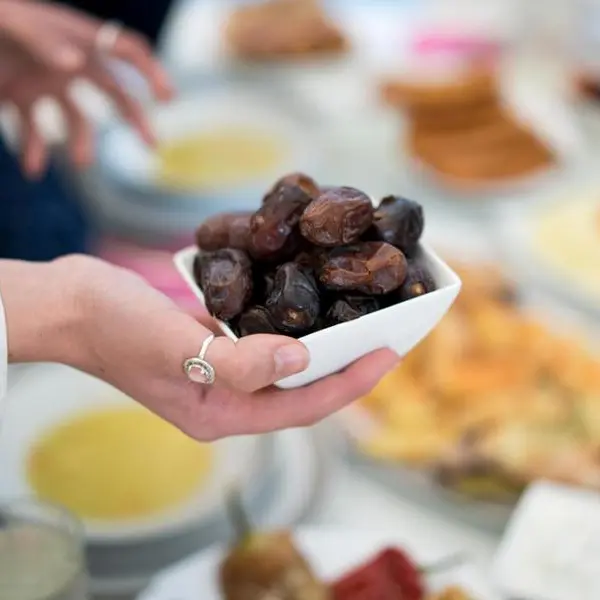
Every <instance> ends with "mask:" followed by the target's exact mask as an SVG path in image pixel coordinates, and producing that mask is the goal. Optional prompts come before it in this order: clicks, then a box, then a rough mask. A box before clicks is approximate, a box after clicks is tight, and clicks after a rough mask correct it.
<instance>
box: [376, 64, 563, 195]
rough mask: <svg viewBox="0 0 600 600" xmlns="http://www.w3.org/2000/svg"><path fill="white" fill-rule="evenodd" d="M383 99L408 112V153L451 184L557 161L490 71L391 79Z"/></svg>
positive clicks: (514, 174)
mask: <svg viewBox="0 0 600 600" xmlns="http://www.w3.org/2000/svg"><path fill="white" fill-rule="evenodd" d="M383 97H384V99H385V101H386V103H387V104H389V105H391V106H392V107H394V108H397V109H400V110H403V111H406V113H407V114H408V117H409V128H408V140H407V145H408V148H409V151H410V153H411V154H412V155H413V156H414V157H415V158H417V159H418V160H419V162H421V163H424V164H425V165H427V166H429V167H430V168H432V169H433V170H435V171H436V173H437V174H438V175H439V176H441V177H442V178H444V179H447V180H448V181H449V182H457V181H460V182H464V183H467V184H468V183H471V184H475V185H476V184H478V183H484V184H485V183H493V182H497V181H503V180H508V179H511V178H519V177H523V176H526V175H529V174H533V173H535V172H537V171H541V170H543V169H544V168H546V167H548V166H550V165H551V164H552V163H553V162H554V160H555V159H554V156H553V153H552V151H551V150H550V149H549V148H548V146H547V145H546V144H545V143H544V142H542V141H541V140H540V139H539V138H538V137H537V136H536V135H535V134H534V133H533V132H532V131H531V130H530V129H529V128H528V127H527V126H526V125H524V124H523V123H521V122H519V120H518V119H517V118H516V117H515V116H514V115H513V114H512V111H511V110H510V108H508V107H507V106H505V104H504V103H503V101H502V98H501V94H500V91H499V86H498V81H497V78H496V76H495V74H494V72H493V71H491V70H473V71H469V72H466V73H463V74H461V75H460V76H458V77H457V78H455V79H453V80H452V81H449V82H445V83H439V82H436V83H431V82H429V81H428V82H426V83H422V82H418V83H417V82H414V81H413V82H407V81H402V80H394V81H389V82H386V83H385V84H384V86H383Z"/></svg>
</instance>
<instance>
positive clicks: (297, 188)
mask: <svg viewBox="0 0 600 600" xmlns="http://www.w3.org/2000/svg"><path fill="white" fill-rule="evenodd" d="M299 177H300V176H299V175H297V174H296V175H293V176H288V177H284V178H283V179H281V180H280V181H278V182H277V183H276V184H275V186H274V187H273V189H272V190H271V191H270V192H269V193H268V194H267V195H266V196H265V198H264V200H263V204H262V206H261V207H260V208H259V209H258V211H256V213H254V215H253V216H252V218H251V221H250V240H249V241H250V243H249V251H250V254H251V255H252V256H253V257H254V258H256V259H259V260H281V259H282V258H283V259H285V257H286V256H291V255H292V254H293V253H294V251H296V250H297V245H298V240H296V239H294V234H296V235H297V233H298V232H297V231H295V227H296V226H297V225H298V222H299V221H300V217H301V216H302V213H303V212H304V209H305V208H306V207H307V206H308V205H309V204H310V203H311V202H312V201H313V200H314V199H315V197H316V194H318V193H319V190H318V187H317V185H316V184H315V183H314V182H312V184H313V185H310V184H308V183H307V182H305V181H302V182H300V183H299V182H298V181H297V178H299ZM307 179H308V180H309V181H312V180H310V178H307ZM313 188H314V189H313ZM298 237H300V236H298ZM282 254H283V257H282Z"/></svg>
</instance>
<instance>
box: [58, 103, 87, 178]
mask: <svg viewBox="0 0 600 600" xmlns="http://www.w3.org/2000/svg"><path fill="white" fill-rule="evenodd" d="M57 100H58V102H59V103H60V106H61V109H62V111H63V115H64V117H65V120H66V122H67V127H68V130H69V141H68V146H69V154H70V156H71V160H72V161H73V162H74V163H75V164H76V165H78V166H80V167H85V166H88V165H89V164H90V163H91V162H92V160H93V156H94V138H93V134H92V128H91V126H90V124H89V123H88V120H87V118H86V117H85V116H84V114H83V113H82V112H81V110H80V109H79V107H78V106H77V105H76V104H75V102H74V101H73V100H72V99H71V98H70V97H69V96H68V93H65V94H62V95H61V96H59V97H58V98H57Z"/></svg>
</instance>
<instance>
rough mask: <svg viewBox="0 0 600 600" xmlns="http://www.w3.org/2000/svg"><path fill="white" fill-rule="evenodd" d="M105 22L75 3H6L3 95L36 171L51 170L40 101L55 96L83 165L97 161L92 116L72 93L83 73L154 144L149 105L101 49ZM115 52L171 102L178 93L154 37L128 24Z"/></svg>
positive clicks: (0, 50)
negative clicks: (37, 108) (38, 114)
mask: <svg viewBox="0 0 600 600" xmlns="http://www.w3.org/2000/svg"><path fill="white" fill-rule="evenodd" d="M101 27H102V23H101V22H100V21H98V20H97V19H94V18H92V17H89V16H87V15H85V14H83V13H79V12H77V11H75V10H71V9H69V8H65V7H61V6H59V5H54V4H48V3H42V2H23V1H22V0H3V1H2V2H0V101H3V102H7V101H8V102H11V103H12V104H14V106H15V107H16V109H17V113H18V118H19V122H20V125H21V144H22V163H23V168H24V170H25V172H26V173H27V174H28V175H30V176H35V175H37V174H39V173H40V172H42V171H43V170H44V167H45V164H46V161H47V150H46V147H45V143H44V140H43V137H42V135H41V133H40V131H39V130H38V128H37V126H36V123H35V120H34V105H35V103H36V101H37V100H39V99H40V98H42V97H53V98H54V99H55V100H56V101H57V102H58V104H59V105H60V107H61V109H62V112H63V115H64V117H65V120H66V123H67V127H68V129H69V142H68V146H69V153H70V155H71V159H72V160H73V162H74V163H75V164H77V165H79V166H84V165H87V164H88V163H89V162H90V161H91V160H92V152H93V137H92V132H91V129H90V125H89V124H88V122H87V120H86V118H85V117H84V116H83V114H82V113H81V111H80V109H79V108H78V107H77V106H76V104H75V103H74V102H73V100H72V99H71V98H70V96H69V86H70V84H71V83H72V82H73V80H74V79H75V78H85V79H87V80H89V81H90V82H91V83H93V84H94V85H95V86H97V87H98V88H99V89H100V90H101V91H103V92H104V93H105V94H107V96H108V97H109V98H110V99H111V100H112V101H113V102H114V103H115V105H116V107H117V108H118V110H119V111H120V113H121V115H122V116H123V117H124V118H125V119H126V120H127V121H128V122H129V123H130V124H131V125H132V126H133V127H134V129H136V130H137V131H138V133H139V134H140V135H141V137H142V138H143V139H144V140H145V141H146V142H147V143H149V144H152V143H153V142H154V135H153V133H152V130H151V128H150V125H149V123H148V121H147V119H146V116H145V114H144V110H143V108H142V107H141V106H140V104H139V103H138V102H137V101H136V100H135V99H134V98H132V97H131V96H130V95H129V94H128V93H127V92H126V91H125V90H124V89H123V86H122V85H121V83H120V82H119V80H118V79H117V78H116V77H115V75H114V74H113V73H112V72H111V70H110V69H109V68H108V67H107V62H106V58H107V57H106V56H105V55H104V53H103V52H102V51H100V50H99V49H98V47H97V41H98V32H99V31H100V28H101ZM110 57H111V58H115V59H120V60H122V61H124V62H126V63H129V64H130V65H132V66H133V67H135V68H136V69H137V70H138V71H139V72H140V74H141V75H142V76H143V77H144V79H145V80H146V81H147V82H148V84H149V86H150V89H151V90H152V92H153V94H154V96H155V97H156V98H157V99H159V100H168V99H169V98H171V96H172V94H173V91H172V88H171V84H170V81H169V78H168V76H167V74H166V73H165V72H164V71H163V69H162V67H161V66H160V65H159V63H158V62H157V61H156V59H155V58H154V57H153V55H152V50H151V48H150V47H149V45H148V44H147V43H146V41H145V40H144V39H143V38H141V37H140V36H138V35H137V34H135V33H133V32H130V31H126V30H121V31H120V32H119V34H118V36H117V37H116V40H115V43H114V46H113V47H112V48H111V49H110Z"/></svg>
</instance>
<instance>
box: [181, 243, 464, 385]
mask: <svg viewBox="0 0 600 600" xmlns="http://www.w3.org/2000/svg"><path fill="white" fill-rule="evenodd" d="M196 253H197V248H196V247H194V246H190V247H188V248H185V249H184V250H181V251H180V252H178V253H177V254H176V255H175V259H174V260H175V265H176V267H177V269H178V270H179V272H180V273H181V276H182V277H183V278H184V280H185V281H186V283H187V284H188V285H189V287H190V289H191V290H192V291H193V292H194V293H195V294H196V296H197V297H198V299H199V300H200V302H201V303H202V304H205V301H204V295H203V293H202V291H201V290H200V288H199V286H198V285H197V284H196V281H195V279H194V257H195V256H196ZM422 255H423V256H422V258H423V260H424V263H425V265H426V266H427V267H428V269H429V270H430V271H431V274H432V276H433V278H434V279H435V282H436V284H437V289H436V290H435V291H434V292H431V293H429V294H425V295H424V296H420V297H419V298H414V299H412V300H408V301H407V302H401V303H400V304H396V305H394V306H390V307H389V308H384V309H382V310H378V311H377V312H374V313H370V314H368V315H365V316H364V317H360V318H359V319H355V320H354V321H349V322H347V323H341V324H339V325H335V326H333V327H328V328H327V329H322V330H321V331H317V332H315V333H311V334H310V335H307V336H305V337H303V338H300V341H302V343H303V344H304V345H305V346H306V347H307V348H308V350H309V352H310V365H309V366H308V368H307V369H306V370H305V371H303V372H302V373H298V374H297V375H292V376H291V377H286V378H285V379H282V380H280V381H278V382H277V383H276V385H277V386H278V387H280V388H284V389H289V388H296V387H300V386H303V385H307V384H309V383H312V382H313V381H316V380H318V379H321V378H322V377H325V376H327V375H331V374H332V373H337V372H338V371H340V370H341V369H343V368H344V367H347V366H348V365H349V364H351V363H353V362H354V361H355V360H358V359H359V358H361V357H362V356H365V355H366V354H368V353H369V352H372V351H374V350H378V349H380V348H391V349H392V350H395V351H396V352H397V353H398V354H399V355H400V356H404V355H405V354H406V353H407V352H409V351H410V350H411V349H412V348H414V347H415V346H416V345H417V344H418V343H419V342H420V341H421V340H422V339H423V338H424V337H425V336H426V335H427V334H428V333H429V332H430V331H431V330H432V329H433V328H434V327H435V325H436V324H437V323H438V322H439V320H440V319H441V318H442V317H443V316H444V314H445V313H446V312H447V310H448V309H449V308H450V306H451V305H452V303H453V302H454V300H455V298H456V296H457V295H458V292H459V291H460V285H461V282H460V279H459V278H458V276H457V275H456V273H454V271H452V270H451V269H450V267H448V265H446V264H445V263H444V262H443V261H442V260H441V259H440V258H439V257H438V256H437V255H436V254H435V253H434V252H433V251H432V250H430V249H429V248H427V247H424V246H422ZM219 326H220V328H221V330H222V331H223V333H224V334H225V335H226V336H228V337H229V338H231V339H233V340H237V337H236V335H235V334H234V333H233V331H231V329H230V328H229V327H228V326H227V324H226V323H223V322H221V321H219Z"/></svg>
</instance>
